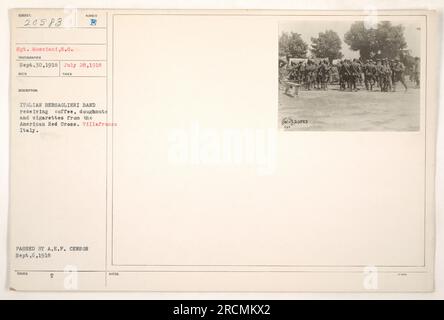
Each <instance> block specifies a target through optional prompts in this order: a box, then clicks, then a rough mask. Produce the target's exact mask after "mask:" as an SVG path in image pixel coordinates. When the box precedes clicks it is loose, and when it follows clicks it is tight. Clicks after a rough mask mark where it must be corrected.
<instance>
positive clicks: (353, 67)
mask: <svg viewBox="0 0 444 320" xmlns="http://www.w3.org/2000/svg"><path fill="white" fill-rule="evenodd" d="M360 69H361V68H360V65H359V63H358V61H357V60H356V59H353V61H352V62H351V63H350V71H351V76H350V90H351V91H358V88H357V87H356V84H357V82H359V79H360V78H361V70H360Z"/></svg>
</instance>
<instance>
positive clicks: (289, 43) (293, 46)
mask: <svg viewBox="0 0 444 320" xmlns="http://www.w3.org/2000/svg"><path fill="white" fill-rule="evenodd" d="M307 48H308V45H307V44H306V43H305V42H304V40H302V38H301V35H300V34H299V33H296V32H290V33H287V32H283V33H282V34H281V36H280V37H279V55H280V56H290V57H291V58H305V57H306V56H307Z"/></svg>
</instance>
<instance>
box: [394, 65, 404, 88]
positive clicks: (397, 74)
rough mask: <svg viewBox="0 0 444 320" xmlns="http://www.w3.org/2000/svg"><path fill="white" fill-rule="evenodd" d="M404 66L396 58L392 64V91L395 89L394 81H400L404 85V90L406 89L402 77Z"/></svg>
mask: <svg viewBox="0 0 444 320" xmlns="http://www.w3.org/2000/svg"><path fill="white" fill-rule="evenodd" d="M404 72H405V66H404V64H403V63H402V62H401V61H399V59H396V61H395V63H394V65H393V91H396V82H398V81H399V82H401V83H402V85H403V86H404V89H405V91H407V85H406V84H405V78H404Z"/></svg>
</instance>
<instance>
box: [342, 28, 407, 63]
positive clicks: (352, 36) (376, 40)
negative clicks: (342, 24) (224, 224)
mask: <svg viewBox="0 0 444 320" xmlns="http://www.w3.org/2000/svg"><path fill="white" fill-rule="evenodd" d="M344 42H345V43H346V44H348V45H349V46H350V49H351V50H355V51H356V50H359V54H360V55H361V58H363V59H368V58H379V57H384V58H390V59H392V58H395V57H400V55H401V52H402V50H403V49H405V48H406V47H407V43H406V41H405V38H404V27H403V26H402V25H396V26H393V25H392V24H391V22H389V21H382V22H380V23H378V25H377V26H376V28H367V27H366V26H365V24H364V22H362V21H357V22H355V23H353V24H352V25H351V27H350V30H349V31H348V32H347V33H346V34H345V36H344Z"/></svg>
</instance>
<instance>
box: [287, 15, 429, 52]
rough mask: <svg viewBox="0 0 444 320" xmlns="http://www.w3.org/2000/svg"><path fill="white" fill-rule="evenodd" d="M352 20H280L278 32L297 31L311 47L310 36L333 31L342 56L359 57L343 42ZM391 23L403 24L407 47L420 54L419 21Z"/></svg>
mask: <svg viewBox="0 0 444 320" xmlns="http://www.w3.org/2000/svg"><path fill="white" fill-rule="evenodd" d="M353 22H354V21H325V20H323V21H291V22H282V23H280V24H279V34H281V33H282V32H289V31H292V32H297V33H299V34H300V35H301V37H302V39H303V40H304V41H305V42H306V43H307V44H308V47H309V48H310V47H311V38H312V37H318V35H319V32H325V31H326V30H333V31H335V32H336V33H337V34H338V35H339V37H340V38H341V40H342V53H343V54H344V58H348V59H352V58H359V51H353V50H350V49H349V46H348V45H347V44H346V43H345V42H344V35H345V33H346V32H347V31H348V30H350V26H351V25H352V23H353ZM392 24H393V25H398V24H402V25H403V26H404V28H405V29H404V37H405V40H406V42H407V49H409V50H411V54H412V55H413V56H418V57H419V56H420V53H421V41H420V40H421V39H420V38H421V35H420V33H421V31H419V30H418V28H419V23H415V22H413V23H412V22H406V23H405V22H402V21H396V22H393V23H392Z"/></svg>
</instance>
